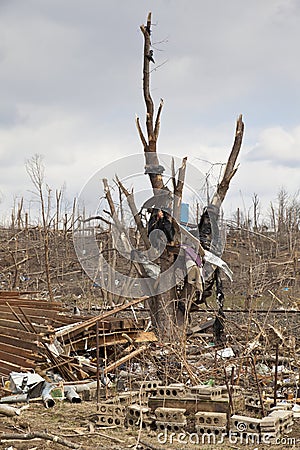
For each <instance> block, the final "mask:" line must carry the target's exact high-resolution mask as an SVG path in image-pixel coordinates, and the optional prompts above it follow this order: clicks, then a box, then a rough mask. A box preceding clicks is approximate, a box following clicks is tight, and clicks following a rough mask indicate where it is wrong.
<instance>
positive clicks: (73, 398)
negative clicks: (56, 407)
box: [64, 386, 81, 403]
mask: <svg viewBox="0 0 300 450" xmlns="http://www.w3.org/2000/svg"><path fill="white" fill-rule="evenodd" d="M64 395H65V397H66V399H67V400H69V402H71V403H81V398H80V397H79V395H78V394H77V392H76V390H75V387H73V386H65V387H64Z"/></svg>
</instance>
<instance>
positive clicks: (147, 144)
mask: <svg viewBox="0 0 300 450" xmlns="http://www.w3.org/2000/svg"><path fill="white" fill-rule="evenodd" d="M140 29H141V31H142V34H143V37H144V54H143V94H144V101H145V105H146V130H147V138H146V137H145V135H144V133H143V131H142V128H141V125H140V121H139V118H137V119H136V125H137V129H138V133H139V136H140V139H141V142H142V145H143V148H144V154H145V174H148V175H149V178H150V182H151V185H152V190H153V198H152V199H150V200H151V201H148V202H146V203H147V206H148V207H149V206H151V207H152V210H151V211H152V215H151V217H153V215H154V214H157V210H158V209H162V210H163V211H164V212H165V211H168V212H169V211H170V210H171V211H173V218H172V222H173V225H174V228H175V230H176V231H177V232H178V231H179V227H180V205H181V198H182V193H183V188H184V177H185V169H186V158H184V160H183V162H182V167H181V168H180V169H179V176H178V180H177V181H176V180H175V168H174V166H173V179H172V181H173V193H171V191H170V190H169V188H168V187H167V186H166V185H165V184H164V180H163V175H162V174H163V172H164V168H163V166H162V165H160V163H159V158H158V155H157V140H158V136H159V130H160V118H161V112H162V108H163V100H162V99H161V101H160V104H159V107H158V110H157V113H156V116H155V108H154V103H153V99H152V97H151V92H150V74H151V69H150V65H151V63H154V59H153V50H152V48H151V13H149V14H148V17H147V23H146V25H141V27H140ZM243 131H244V124H243V121H242V116H240V117H239V118H238V121H237V127H236V134H235V140H234V144H233V148H232V151H231V153H230V156H229V158H228V161H227V165H226V168H225V171H224V175H223V177H222V180H221V182H220V183H219V185H218V187H217V190H216V192H215V193H214V195H213V197H212V199H211V201H210V202H209V204H208V206H207V208H205V209H204V211H203V214H202V216H201V218H200V222H199V225H198V228H199V240H200V242H199V245H198V252H199V253H200V255H201V256H203V255H204V253H205V249H207V250H211V251H212V252H213V253H215V254H218V253H219V252H218V243H217V242H216V237H217V236H218V234H219V233H218V229H217V227H218V225H217V222H218V218H219V213H220V207H221V205H222V202H223V200H224V198H225V196H226V193H227V191H228V188H229V184H230V181H231V179H232V177H233V176H234V174H235V172H236V170H237V167H236V166H235V164H236V160H237V157H238V154H239V151H240V148H241V144H242V139H243ZM144 206H145V205H144ZM150 221H151V219H150ZM200 243H201V244H200ZM169 244H173V242H169ZM170 247H171V246H170V245H169V246H168V245H167V247H166V248H165V250H164V251H163V253H162V255H161V256H160V258H159V265H160V268H161V272H164V271H165V270H167V269H168V268H170V266H171V265H172V264H173V261H174V252H173V251H172V249H171V248H170ZM214 282H216V285H217V300H218V303H219V307H220V309H219V315H220V316H222V306H223V297H224V296H223V293H222V283H221V279H220V276H219V270H215V272H214V273H213V275H212V277H211V279H210V280H209V282H208V285H207V286H206V294H207V293H208V292H209V293H210V292H211V287H212V284H213V283H214ZM185 292H187V290H186V291H185ZM191 296H192V293H191V292H190V297H191ZM204 296H205V293H204ZM182 300H184V302H182V301H180V299H179V298H178V296H177V293H176V289H175V286H174V287H173V288H171V289H168V290H167V291H166V292H164V293H162V294H157V295H154V296H153V297H152V298H151V299H150V301H149V306H150V310H151V314H152V320H153V325H154V326H155V328H156V330H157V331H158V334H159V335H160V337H161V338H163V339H164V340H166V339H167V340H170V339H172V338H173V337H174V335H175V334H176V333H175V330H176V329H178V328H177V327H178V326H179V327H181V326H182V325H183V322H184V321H183V317H184V316H185V317H186V316H187V315H188V313H189V309H190V305H191V298H190V299H186V298H184V299H182ZM218 326H219V328H220V327H221V321H220V319H218Z"/></svg>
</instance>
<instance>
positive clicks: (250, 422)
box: [230, 414, 260, 433]
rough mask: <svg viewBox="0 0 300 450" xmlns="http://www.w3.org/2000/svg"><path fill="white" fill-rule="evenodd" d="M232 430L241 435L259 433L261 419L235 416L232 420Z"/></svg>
mask: <svg viewBox="0 0 300 450" xmlns="http://www.w3.org/2000/svg"><path fill="white" fill-rule="evenodd" d="M230 429H231V430H232V431H237V432H239V433H259V432H260V419H255V418H253V417H248V416H239V415H237V414H234V415H233V416H231V418H230Z"/></svg>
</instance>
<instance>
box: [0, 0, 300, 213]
mask: <svg viewBox="0 0 300 450" xmlns="http://www.w3.org/2000/svg"><path fill="white" fill-rule="evenodd" d="M148 11H152V22H153V33H152V44H153V50H154V58H155V62H156V64H155V65H153V68H154V69H155V68H156V70H154V71H153V72H152V82H151V84H152V94H153V98H154V100H155V102H156V104H158V102H159V99H160V98H161V97H162V98H163V99H164V102H165V104H164V109H163V114H162V124H161V134H160V139H159V151H161V152H163V153H167V154H174V155H176V156H179V157H184V156H186V155H187V156H188V157H189V161H190V162H191V163H192V164H194V165H196V166H197V168H198V169H200V170H204V171H207V163H205V164H206V166H205V164H204V163H202V161H201V160H206V161H209V162H211V163H216V162H224V161H226V158H227V156H228V153H229V151H230V149H231V146H232V142H233V137H234V131H235V121H236V118H237V116H238V115H239V114H240V113H242V114H243V118H244V122H245V137H244V142H243V146H242V151H241V155H240V158H239V163H240V167H239V170H238V173H237V174H236V176H235V177H234V179H233V181H232V185H231V187H230V192H229V195H228V198H227V200H226V203H225V213H226V215H227V216H229V215H230V214H231V212H232V211H233V210H234V209H235V208H236V207H237V206H238V205H240V206H241V207H243V203H244V204H245V205H246V208H248V207H249V205H250V204H251V197H252V195H253V193H254V192H255V193H257V194H258V195H259V197H260V199H261V202H262V205H263V211H267V209H268V206H269V203H270V200H274V199H275V197H276V194H277V192H278V190H279V189H280V187H281V186H285V187H286V189H287V190H288V191H289V192H290V193H291V194H293V193H294V192H295V191H296V190H297V189H298V188H299V187H300V183H299V167H300V151H299V147H300V114H299V110H300V89H299V86H300V59H299V57H298V55H299V42H300V27H299V23H300V2H299V1H298V0H251V1H243V2H241V1H240V0H226V1H222V0H209V1H207V0H205V1H204V0H187V1H183V0H180V1H179V0H157V1H147V2H145V1H141V0H126V1H116V0H106V1H104V0H0V65H1V67H0V90H1V92H0V158H1V164H0V192H1V204H0V207H1V209H2V216H3V217H5V214H6V213H7V211H8V210H9V208H10V207H11V205H12V204H13V201H14V199H18V198H20V197H21V196H24V197H25V199H26V202H27V203H26V207H27V206H28V201H29V200H30V199H31V198H32V196H31V194H30V192H29V191H30V190H31V189H32V185H31V182H30V179H29V177H28V175H27V173H26V170H25V164H24V163H25V160H26V159H29V158H30V157H31V156H32V155H33V154H35V153H38V154H42V155H44V157H45V158H44V163H45V167H46V179H47V182H48V184H49V185H50V186H51V187H52V188H53V189H56V188H60V187H61V186H62V185H64V184H65V186H66V198H67V199H69V200H70V201H71V200H72V198H73V197H74V196H75V195H77V194H78V193H79V192H80V190H81V188H82V187H83V185H84V183H85V182H86V181H87V180H88V179H89V178H90V177H91V176H92V175H93V174H94V172H95V171H96V170H97V169H100V168H103V167H104V166H105V165H106V164H109V163H111V162H112V161H114V160H116V159H118V158H120V157H123V156H126V155H131V154H134V153H139V152H142V147H141V143H140V141H139V138H138V135H137V132H136V128H135V114H137V115H139V116H140V118H141V122H142V123H143V122H144V111H145V108H144V102H143V97H142V50H143V37H142V34H141V31H140V29H139V26H140V25H141V24H142V23H144V22H145V21H146V17H147V13H148ZM140 170H143V168H142V167H141V168H140ZM95 195H97V192H95Z"/></svg>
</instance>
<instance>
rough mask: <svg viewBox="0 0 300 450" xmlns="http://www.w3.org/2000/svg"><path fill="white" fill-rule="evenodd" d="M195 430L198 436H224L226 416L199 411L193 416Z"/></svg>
mask: <svg viewBox="0 0 300 450" xmlns="http://www.w3.org/2000/svg"><path fill="white" fill-rule="evenodd" d="M195 428H196V431H197V433H198V434H199V435H204V434H205V435H209V434H214V435H215V436H218V437H219V436H221V435H226V433H227V414H226V413H218V412H204V411H199V412H197V413H196V414H195Z"/></svg>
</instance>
